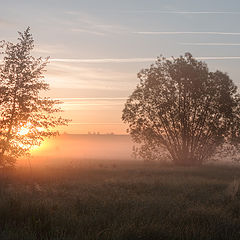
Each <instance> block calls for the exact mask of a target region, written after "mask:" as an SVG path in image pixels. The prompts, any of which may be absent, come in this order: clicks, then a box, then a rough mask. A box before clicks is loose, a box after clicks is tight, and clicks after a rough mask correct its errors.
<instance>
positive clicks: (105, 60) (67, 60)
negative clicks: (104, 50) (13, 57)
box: [50, 58, 155, 63]
mask: <svg viewBox="0 0 240 240" xmlns="http://www.w3.org/2000/svg"><path fill="white" fill-rule="evenodd" d="M153 60H155V58H96V59H71V58H54V59H50V61H51V62H65V63H138V62H151V61H153Z"/></svg>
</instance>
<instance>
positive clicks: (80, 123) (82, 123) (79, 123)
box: [69, 122, 123, 125]
mask: <svg viewBox="0 0 240 240" xmlns="http://www.w3.org/2000/svg"><path fill="white" fill-rule="evenodd" d="M69 124H70V125H123V123H112V122H110V123H107V122H106V123H101V122H100V123H91V122H90V123H86V122H76V123H74V122H73V123H69Z"/></svg>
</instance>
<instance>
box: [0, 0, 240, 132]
mask: <svg viewBox="0 0 240 240" xmlns="http://www.w3.org/2000/svg"><path fill="white" fill-rule="evenodd" d="M0 2H1V8H0V13H1V14H0V32H1V34H0V39H1V40H2V39H4V40H8V41H13V42H15V41H16V39H17V31H24V30H25V29H26V28H27V27H28V26H30V27H31V32H32V34H33V37H34V39H35V50H34V55H36V56H42V57H47V56H50V59H51V60H50V64H49V65H48V66H47V72H46V74H45V76H46V81H47V82H48V83H49V84H50V87H51V90H50V91H49V92H48V93H47V95H48V96H51V97H53V98H57V99H60V100H61V101H62V102H63V105H62V108H63V110H64V112H63V113H62V115H63V116H64V117H67V118H70V119H72V122H71V123H70V125H69V126H68V127H64V128H62V129H61V131H62V132H67V133H76V134H79V133H88V132H100V133H112V132H113V133H115V134H126V128H127V126H126V125H124V124H123V123H122V121H121V113H122V109H123V107H124V103H125V101H126V99H127V97H128V96H129V95H130V94H131V92H132V91H133V90H134V89H135V87H136V85H137V83H138V79H137V73H138V72H139V71H140V70H141V69H142V68H147V67H149V65H150V64H151V63H153V62H154V61H155V59H156V58H157V56H160V55H161V54H162V55H164V56H165V57H171V56H174V57H178V56H179V55H183V54H184V53H185V52H190V53H192V54H193V56H194V57H196V58H199V59H201V60H203V61H205V62H206V63H207V64H208V66H209V68H210V70H212V71H215V70H217V69H219V70H221V71H223V72H227V73H228V74H229V76H230V77H231V78H232V79H233V80H234V82H235V83H236V84H237V85H238V86H240V79H239V75H240V68H239V66H240V29H239V22H240V1H239V0H228V1H226V0H211V1H209V0H201V1H196V0H181V1H180V0H121V1H119V0H41V1H39V0H38V1H34V0H21V1H19V0H8V1H5V0H1V1H0Z"/></svg>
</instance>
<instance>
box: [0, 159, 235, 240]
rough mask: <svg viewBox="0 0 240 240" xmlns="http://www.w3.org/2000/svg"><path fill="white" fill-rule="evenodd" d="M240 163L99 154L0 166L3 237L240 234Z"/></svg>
mask: <svg viewBox="0 0 240 240" xmlns="http://www.w3.org/2000/svg"><path fill="white" fill-rule="evenodd" d="M239 170H240V168H239V167H238V166H223V165H222V166H210V165H207V166H202V167H192V168H189V167H188V168H184V167H174V166H171V165H161V164H159V163H155V164H154V163H151V164H148V163H137V162H135V163H134V162H121V163H120V162H102V163H91V164H90V165H86V166H82V165H80V166H74V167H71V166H68V167H47V168H46V167H45V168H38V169H35V168H34V167H33V168H32V169H31V168H29V169H28V168H19V169H16V170H9V171H2V172H1V181H0V239H4V240H18V239H21V240H28V239H29V240H41V239H42V240H47V239H48V240H50V239H51V240H55V239H56V240H75V239H76V240H77V239H78V240H79V239H81V240H87V239H89V240H93V239H95V240H100V239H103V240H110V239H111V240H137V239H138V240H145V239H146V240H148V239H152V240H154V239H158V240H161V239H164V240H168V239H169V240H178V239H189V240H193V239H194V240H195V239H196V240H197V239H199V240H200V239H202V240H206V239H207V240H210V239H214V240H216V239H218V240H221V239H224V240H226V239H240V196H239V195H238V190H239V189H238V188H239V181H238V180H240V171H239Z"/></svg>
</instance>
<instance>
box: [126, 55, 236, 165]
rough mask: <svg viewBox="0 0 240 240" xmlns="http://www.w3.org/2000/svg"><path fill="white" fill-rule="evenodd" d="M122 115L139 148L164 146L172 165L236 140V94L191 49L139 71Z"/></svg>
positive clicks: (225, 78) (200, 160)
mask: <svg viewBox="0 0 240 240" xmlns="http://www.w3.org/2000/svg"><path fill="white" fill-rule="evenodd" d="M138 78H139V80H140V83H139V84H138V85H137V87H136V89H135V90H134V91H133V93H132V94H131V96H130V97H129V98H128V100H127V102H126V104H125V107H124V109H123V115H122V119H123V121H124V122H125V123H127V124H128V125H129V132H130V134H131V136H132V137H133V139H134V140H135V141H136V142H138V143H140V144H142V149H148V150H149V149H150V150H152V151H156V150H157V149H158V150H159V148H162V149H163V150H164V149H166V150H167V151H168V153H169V156H170V158H171V159H172V161H173V162H174V163H176V164H181V165H192V164H202V163H203V162H205V161H207V160H208V159H209V158H210V157H211V156H213V155H214V154H215V153H216V151H217V149H219V148H220V147H221V146H222V145H223V144H224V143H226V142H227V143H230V144H235V146H236V145H237V144H239V141H240V95H239V93H238V91H237V86H236V85H235V84H234V83H233V81H232V80H231V79H230V78H229V76H228V75H227V74H226V73H223V72H221V71H215V72H211V71H209V69H208V67H207V65H206V63H204V62H202V61H198V60H196V59H195V58H193V57H192V55H191V54H190V53H186V54H185V55H184V56H180V57H179V58H171V59H166V58H164V57H159V58H158V59H157V61H156V62H155V64H152V65H151V66H150V68H148V69H143V70H141V71H140V72H139V73H138Z"/></svg>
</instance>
